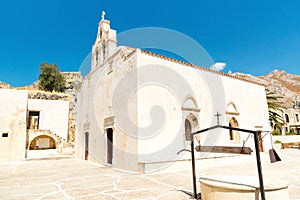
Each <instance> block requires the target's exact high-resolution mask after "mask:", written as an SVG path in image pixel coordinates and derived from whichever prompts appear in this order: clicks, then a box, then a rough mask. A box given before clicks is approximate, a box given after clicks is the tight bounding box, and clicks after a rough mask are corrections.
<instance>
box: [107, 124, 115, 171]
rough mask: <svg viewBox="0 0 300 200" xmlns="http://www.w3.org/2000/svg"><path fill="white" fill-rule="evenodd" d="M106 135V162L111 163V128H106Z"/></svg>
mask: <svg viewBox="0 0 300 200" xmlns="http://www.w3.org/2000/svg"><path fill="white" fill-rule="evenodd" d="M106 134H107V135H106V136H107V164H110V165H111V164H112V159H113V129H112V128H109V129H107V130H106Z"/></svg>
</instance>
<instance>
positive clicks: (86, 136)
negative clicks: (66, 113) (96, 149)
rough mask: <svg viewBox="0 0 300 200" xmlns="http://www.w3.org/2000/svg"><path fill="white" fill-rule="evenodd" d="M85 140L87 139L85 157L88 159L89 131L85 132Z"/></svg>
mask: <svg viewBox="0 0 300 200" xmlns="http://www.w3.org/2000/svg"><path fill="white" fill-rule="evenodd" d="M84 141H85V148H84V149H85V155H84V159H85V160H88V159H89V133H88V132H85V133H84Z"/></svg>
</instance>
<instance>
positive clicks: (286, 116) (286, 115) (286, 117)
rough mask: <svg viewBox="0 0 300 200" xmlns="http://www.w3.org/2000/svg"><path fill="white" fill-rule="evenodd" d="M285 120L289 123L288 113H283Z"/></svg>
mask: <svg viewBox="0 0 300 200" xmlns="http://www.w3.org/2000/svg"><path fill="white" fill-rule="evenodd" d="M285 122H286V123H290V118H289V115H288V114H285Z"/></svg>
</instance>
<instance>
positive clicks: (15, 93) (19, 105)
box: [0, 89, 28, 161]
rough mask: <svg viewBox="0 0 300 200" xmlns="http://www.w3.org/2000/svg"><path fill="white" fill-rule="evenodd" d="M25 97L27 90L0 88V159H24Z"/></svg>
mask: <svg viewBox="0 0 300 200" xmlns="http://www.w3.org/2000/svg"><path fill="white" fill-rule="evenodd" d="M27 98H28V93H27V91H19V90H10V89H0V161H19V160H24V159H25V149H26V146H25V145H26V113H27ZM3 133H8V137H2V134H3Z"/></svg>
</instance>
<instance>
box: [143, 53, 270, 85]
mask: <svg viewBox="0 0 300 200" xmlns="http://www.w3.org/2000/svg"><path fill="white" fill-rule="evenodd" d="M141 52H142V53H144V54H147V55H150V56H153V57H157V58H161V59H163V60H167V61H170V62H173V63H178V64H181V65H184V66H187V67H192V68H195V69H199V70H202V71H207V72H211V73H214V74H218V75H221V76H226V77H229V78H233V79H237V80H240V81H245V82H248V83H253V84H256V85H260V86H264V87H265V85H264V84H262V83H259V82H256V81H252V80H248V79H245V78H241V77H238V76H234V75H232V74H226V73H224V72H219V71H215V70H213V69H209V68H206V67H202V66H198V65H194V64H191V63H188V62H183V61H180V60H176V59H174V58H170V57H167V56H163V55H160V54H156V53H152V52H150V51H146V50H143V49H141Z"/></svg>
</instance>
